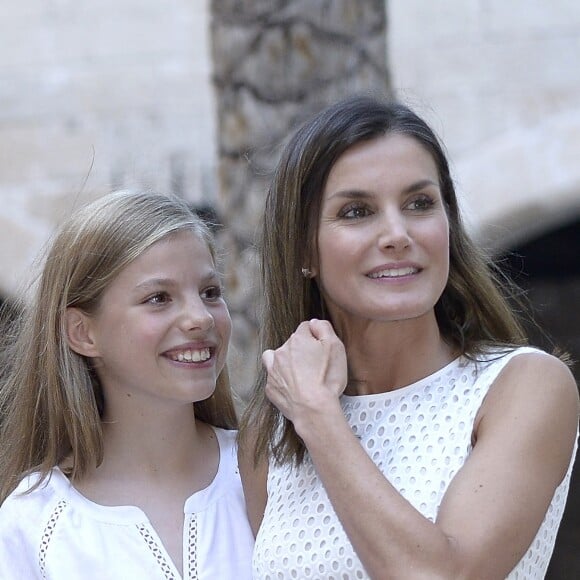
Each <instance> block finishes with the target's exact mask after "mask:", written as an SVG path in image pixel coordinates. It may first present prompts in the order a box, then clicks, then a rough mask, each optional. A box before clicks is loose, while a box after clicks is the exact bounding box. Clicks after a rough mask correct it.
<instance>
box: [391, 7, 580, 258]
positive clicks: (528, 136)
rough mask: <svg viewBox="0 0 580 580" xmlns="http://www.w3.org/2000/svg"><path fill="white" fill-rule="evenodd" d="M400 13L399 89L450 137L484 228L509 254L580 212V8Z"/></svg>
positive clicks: (395, 61) (394, 53) (396, 16)
mask: <svg viewBox="0 0 580 580" xmlns="http://www.w3.org/2000/svg"><path fill="white" fill-rule="evenodd" d="M388 5H389V22H390V29H389V35H388V42H389V43H388V55H389V59H390V62H391V74H392V83H393V88H394V90H395V91H396V92H397V94H398V95H399V96H400V97H401V98H403V99H404V100H406V101H407V102H408V103H409V104H411V105H412V106H414V107H415V108H416V109H418V110H419V112H421V113H423V114H424V115H425V116H426V117H427V118H429V119H430V120H431V122H432V123H433V125H434V127H435V128H436V130H437V131H438V132H439V134H440V135H441V137H442V138H443V140H444V142H445V144H446V145H447V147H448V149H449V152H450V155H451V158H452V162H453V168H454V173H455V175H456V178H457V181H458V185H459V189H460V192H461V193H462V194H463V196H464V197H465V201H466V206H467V207H468V208H469V209H470V214H471V223H472V225H473V227H474V229H475V230H476V232H477V233H478V234H479V235H481V236H482V237H483V238H484V239H485V240H486V241H488V242H489V244H490V245H491V246H493V247H494V248H500V249H501V248H505V247H508V246H509V245H510V244H511V243H514V242H521V241H523V240H525V239H527V238H530V237H532V236H535V235H538V234H540V233H542V232H543V231H546V230H547V229H549V228H551V227H554V226H555V225H556V224H557V223H559V222H560V221H561V220H562V219H570V217H573V216H574V215H580V164H579V163H578V159H579V158H580V106H579V105H580V67H579V66H578V62H577V61H578V55H579V54H580V4H579V3H578V2H575V1H574V0H555V1H554V2H543V1H541V0H513V1H511V2H504V1H503V0H448V1H446V2H424V1H423V0H389V3H388Z"/></svg>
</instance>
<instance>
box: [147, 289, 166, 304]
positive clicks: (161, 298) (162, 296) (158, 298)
mask: <svg viewBox="0 0 580 580" xmlns="http://www.w3.org/2000/svg"><path fill="white" fill-rule="evenodd" d="M146 302H148V303H149V304H166V303H167V302H169V294H167V292H156V293H155V294H153V295H151V296H149V298H147V300H146Z"/></svg>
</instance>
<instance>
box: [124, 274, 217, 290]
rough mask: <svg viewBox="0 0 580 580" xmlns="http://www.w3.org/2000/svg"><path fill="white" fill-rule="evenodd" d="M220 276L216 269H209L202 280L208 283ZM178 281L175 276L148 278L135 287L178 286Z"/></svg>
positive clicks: (142, 288)
mask: <svg viewBox="0 0 580 580" xmlns="http://www.w3.org/2000/svg"><path fill="white" fill-rule="evenodd" d="M219 279H220V276H219V274H218V272H217V271H216V270H213V269H212V270H208V271H207V272H206V273H205V274H204V275H203V276H202V277H201V282H202V283H204V284H205V283H207V282H210V281H213V280H219ZM177 284H178V283H177V281H176V280H174V279H173V278H162V277H156V278H148V279H147V280H143V281H142V282H139V283H138V284H137V285H136V286H135V289H136V290H147V289H150V288H152V289H153V288H160V287H161V288H173V287H175V286H177Z"/></svg>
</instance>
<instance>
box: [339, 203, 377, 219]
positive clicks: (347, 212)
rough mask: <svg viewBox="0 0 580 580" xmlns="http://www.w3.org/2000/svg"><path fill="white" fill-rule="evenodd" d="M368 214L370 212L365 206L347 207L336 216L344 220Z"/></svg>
mask: <svg viewBox="0 0 580 580" xmlns="http://www.w3.org/2000/svg"><path fill="white" fill-rule="evenodd" d="M370 214H371V210H370V209H369V208H368V207H367V206H366V205H349V206H347V207H345V208H343V209H342V210H341V211H340V213H339V214H338V215H339V217H341V218H345V219H358V218H363V217H367V216H369V215H370Z"/></svg>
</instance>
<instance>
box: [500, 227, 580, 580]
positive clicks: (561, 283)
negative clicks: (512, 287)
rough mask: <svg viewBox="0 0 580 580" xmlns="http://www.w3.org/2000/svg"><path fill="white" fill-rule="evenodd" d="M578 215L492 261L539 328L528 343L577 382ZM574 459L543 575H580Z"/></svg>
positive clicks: (579, 497) (578, 471)
mask: <svg viewBox="0 0 580 580" xmlns="http://www.w3.org/2000/svg"><path fill="white" fill-rule="evenodd" d="M579 256H580V220H576V221H574V222H571V223H567V224H564V225H562V226H560V227H559V228H557V229H554V230H551V231H549V232H547V233H544V234H543V235H541V236H540V237H537V238H535V239H533V240H529V241H528V242H526V243H524V244H521V245H520V246H518V247H514V248H511V249H510V250H509V252H506V253H505V254H504V255H502V256H499V257H498V260H497V262H498V264H499V265H500V266H501V267H502V268H503V269H504V271H506V272H507V273H508V275H510V276H511V277H512V278H513V279H514V280H515V281H516V283H517V284H518V285H519V286H520V287H521V288H523V289H524V290H525V291H526V294H527V299H528V300H529V302H530V306H531V308H532V314H533V316H534V318H535V321H536V323H537V325H538V327H539V328H535V327H534V326H533V325H532V324H528V325H526V326H527V327H528V328H527V330H528V332H529V335H530V342H531V343H532V344H534V345H537V346H540V347H542V348H544V349H545V350H547V351H551V350H553V348H554V346H557V347H560V348H561V349H562V350H564V351H565V352H567V353H568V354H569V355H570V357H571V358H572V360H573V367H572V372H573V373H574V376H575V377H576V382H577V383H579V384H580V308H579V306H580V259H579ZM579 545H580V458H578V457H577V459H576V463H575V466H574V472H573V474H572V483H571V486H570V494H569V496H568V503H567V506H566V511H565V513H564V519H563V522H562V526H561V528H560V532H559V534H558V539H557V542H556V548H555V551H554V556H553V557H552V561H551V564H550V568H549V570H548V574H547V576H546V578H547V580H568V579H570V578H580V553H579V552H578V546H579Z"/></svg>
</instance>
